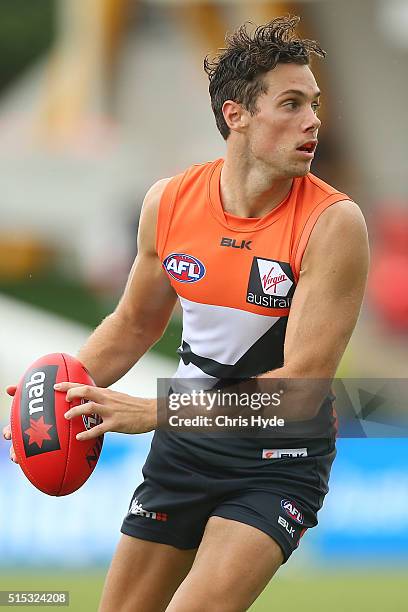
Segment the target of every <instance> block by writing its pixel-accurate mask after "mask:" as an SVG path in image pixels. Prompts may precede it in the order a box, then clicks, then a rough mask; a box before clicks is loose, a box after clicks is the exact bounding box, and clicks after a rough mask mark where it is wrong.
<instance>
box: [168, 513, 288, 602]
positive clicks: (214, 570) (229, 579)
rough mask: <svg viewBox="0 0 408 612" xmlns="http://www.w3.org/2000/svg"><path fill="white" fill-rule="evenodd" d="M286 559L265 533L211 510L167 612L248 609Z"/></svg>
mask: <svg viewBox="0 0 408 612" xmlns="http://www.w3.org/2000/svg"><path fill="white" fill-rule="evenodd" d="M282 562H283V553H282V550H281V548H280V546H279V545H278V544H277V543H276V542H275V540H273V539H272V538H271V537H270V536H269V535H267V534H266V533H263V532H262V531H260V530H259V529H256V528H255V527H251V526H250V525H246V524H244V523H240V522H237V521H233V520H230V519H224V518H221V517H218V516H212V517H211V518H210V519H209V521H208V523H207V527H206V530H205V533H204V537H203V540H202V542H201V544H200V547H199V549H198V551H197V555H196V558H195V561H194V564H193V566H192V568H191V570H190V572H189V574H188V576H187V577H186V578H185V580H184V581H183V583H182V584H181V586H180V587H179V588H178V590H177V591H176V593H175V595H174V597H173V599H172V600H171V603H170V605H169V607H168V608H167V612H207V611H208V612H241V611H244V610H247V609H248V608H249V607H250V605H251V604H252V603H253V602H254V601H255V599H256V598H257V597H258V595H260V593H261V592H262V591H263V589H264V588H265V587H266V585H267V584H268V582H269V581H270V579H271V578H272V576H273V575H274V574H275V572H276V571H277V569H278V568H279V567H280V565H281V564H282Z"/></svg>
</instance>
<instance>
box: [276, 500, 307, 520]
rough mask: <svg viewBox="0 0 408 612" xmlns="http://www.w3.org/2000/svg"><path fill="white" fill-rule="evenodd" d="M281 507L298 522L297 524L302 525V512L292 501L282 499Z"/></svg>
mask: <svg viewBox="0 0 408 612" xmlns="http://www.w3.org/2000/svg"><path fill="white" fill-rule="evenodd" d="M281 507H282V510H284V511H285V512H286V514H287V515H288V516H290V518H291V519H293V520H294V521H296V523H299V525H303V520H304V519H303V514H302V512H300V510H298V509H297V508H296V506H295V504H294V503H293V502H292V501H290V500H289V499H282V501H281Z"/></svg>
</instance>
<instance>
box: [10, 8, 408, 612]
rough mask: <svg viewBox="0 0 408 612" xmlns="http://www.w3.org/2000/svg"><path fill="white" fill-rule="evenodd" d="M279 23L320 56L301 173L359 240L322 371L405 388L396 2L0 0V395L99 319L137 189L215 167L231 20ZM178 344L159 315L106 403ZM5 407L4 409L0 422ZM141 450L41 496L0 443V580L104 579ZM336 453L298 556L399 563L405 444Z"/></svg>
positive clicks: (407, 481) (353, 446)
mask: <svg viewBox="0 0 408 612" xmlns="http://www.w3.org/2000/svg"><path fill="white" fill-rule="evenodd" d="M285 13H292V14H293V13H294V14H298V15H300V16H301V17H302V21H301V25H300V32H301V34H302V35H304V36H307V37H309V38H315V39H317V40H319V42H320V43H321V44H322V46H323V48H325V49H326V50H327V52H328V57H327V59H326V60H325V61H324V62H320V61H318V60H316V61H315V63H314V65H313V69H314V71H315V73H316V76H317V80H318V82H319V85H320V88H321V89H322V91H323V96H322V102H323V106H322V111H321V118H322V121H323V126H322V129H321V132H320V134H319V138H320V144H319V149H318V153H317V157H316V160H315V162H314V166H313V169H312V170H313V172H314V173H315V174H317V175H318V176H320V177H321V178H322V179H324V180H326V181H328V182H330V183H333V184H334V185H335V186H336V187H337V188H339V189H340V190H341V191H345V192H346V193H348V194H349V195H350V197H351V198H352V199H354V200H355V201H356V202H357V203H358V204H359V205H360V206H361V208H362V210H363V212H364V214H365V216H366V219H367V222H368V226H369V232H370V237H371V245H372V265H371V274H370V279H369V287H368V291H367V298H366V301H365V305H364V308H363V311H362V314H361V317H360V320H359V323H358V326H357V328H356V331H355V334H354V336H353V339H352V341H351V343H350V346H349V349H348V350H347V353H346V356H345V358H344V360H343V362H342V365H341V368H340V373H341V375H343V376H349V377H361V378H363V377H369V378H378V379H383V378H407V374H408V178H407V177H408V173H407V155H406V141H407V136H408V128H407V119H406V99H407V97H408V80H407V78H406V74H407V68H408V63H407V58H408V38H407V35H406V32H407V29H408V0H359V1H358V2H354V1H352V0H320V1H319V0H316V1H314V0H309V1H303V2H283V1H282V2H278V1H276V2H274V1H272V0H206V1H203V0H144V1H142V0H85V1H84V0H35V2H26V1H25V0H0V50H1V53H0V211H1V217H0V313H1V314H2V318H1V321H2V325H1V327H0V384H1V386H2V388H4V387H5V386H6V384H12V383H13V382H15V380H17V378H18V377H19V375H20V374H21V372H22V371H23V370H24V369H25V367H26V366H27V365H28V364H29V363H30V361H32V359H34V358H35V357H37V356H38V355H40V354H43V353H46V352H52V351H53V350H55V351H63V350H66V351H67V352H71V353H75V352H76V351H77V350H78V348H79V346H80V344H81V343H82V342H83V340H84V339H85V338H86V334H87V333H88V330H89V328H91V327H94V326H96V325H97V324H98V322H99V321H100V320H101V318H102V317H103V316H105V315H106V314H107V313H108V312H110V311H111V309H112V308H113V307H114V305H115V303H116V301H117V299H118V297H119V295H120V293H121V291H122V289H123V287H124V283H125V281H126V276H127V273H128V270H129V268H130V266H131V262H132V260H133V258H134V256H135V253H136V232H137V225H138V218H139V213H140V207H141V204H142V201H143V198H144V194H145V192H146V191H147V189H148V188H149V186H150V185H151V184H152V183H153V182H154V181H156V180H157V179H159V178H162V177H165V176H172V175H174V174H176V173H177V172H180V171H182V170H183V169H184V168H186V167H187V166H189V165H191V164H192V163H197V162H202V161H207V160H210V159H214V158H216V157H221V156H222V155H223V152H224V143H223V141H222V138H221V137H220V135H219V134H218V132H217V130H216V127H215V122H214V119H213V116H212V112H211V108H210V102H209V96H208V83H207V77H206V75H205V74H204V71H203V69H202V64H203V58H204V56H205V55H207V54H212V53H215V52H216V51H217V49H218V48H219V47H222V45H223V40H224V36H225V32H226V31H231V30H233V29H234V28H235V27H236V26H237V25H239V24H241V23H242V22H243V21H246V20H250V21H251V22H253V23H256V24H259V23H264V22H266V21H268V20H270V19H272V18H273V17H275V16H278V15H282V14H285ZM47 313H50V314H47ZM179 334H180V321H179V316H178V312H177V311H176V312H175V315H174V320H173V321H172V322H171V324H170V326H169V328H168V331H167V333H166V335H165V337H164V339H163V340H162V341H161V342H160V343H159V344H158V345H157V346H156V347H155V349H154V351H152V352H151V354H150V355H149V356H148V357H147V360H146V362H145V365H142V364H141V366H138V367H142V368H145V369H143V370H140V371H138V370H137V369H136V370H135V371H134V372H133V373H132V374H131V375H130V376H129V377H128V378H127V379H126V381H123V382H122V387H120V388H123V389H126V390H127V391H128V392H130V393H134V394H138V393H139V394H142V393H153V392H154V385H155V379H156V377H157V376H158V375H159V374H160V375H167V374H168V373H170V372H171V370H172V368H173V365H174V362H173V361H169V359H170V358H171V356H172V358H173V359H174V356H175V349H176V348H177V346H178V343H179ZM146 380H150V382H151V386H149V385H148V384H147V386H145V385H146ZM141 381H143V385H142V383H141ZM8 411H9V401H8V399H7V398H6V396H5V395H3V396H1V399H0V420H2V422H3V423H5V422H7V418H8ZM148 443H149V437H148V436H145V437H138V438H137V441H136V442H135V441H134V440H129V439H127V438H126V439H125V437H124V436H122V437H120V436H119V437H117V436H111V437H110V440H109V441H108V442H107V444H106V448H105V452H104V458H103V460H102V462H101V464H100V466H98V470H97V471H96V473H95V475H94V477H93V479H92V480H91V481H90V482H89V483H88V484H87V485H86V487H84V490H81V491H80V492H78V494H75V496H72V498H69V499H66V500H51V499H47V498H45V497H44V496H42V495H41V494H37V492H36V491H35V490H34V489H33V488H32V487H31V486H30V485H29V484H28V483H26V482H25V481H23V479H22V477H21V475H20V473H18V469H16V468H15V466H11V465H9V464H8V459H7V445H6V444H4V443H3V441H2V442H1V443H0V565H1V564H2V567H3V568H4V569H5V570H6V569H7V568H8V570H10V568H11V567H14V568H15V570H17V569H19V568H21V567H22V566H23V565H26V564H28V565H30V564H31V565H32V564H37V565H39V566H41V567H42V566H43V565H44V564H53V565H55V564H56V563H57V561H58V563H59V564H62V565H64V563H65V564H69V565H71V566H72V567H75V566H77V565H78V563H80V564H81V565H85V566H86V567H93V565H95V564H102V565H103V564H106V563H107V560H108V558H109V555H110V553H111V552H112V550H113V546H114V542H116V540H117V536H118V533H117V532H118V527H119V524H120V518H121V516H122V515H123V513H124V512H125V511H126V504H127V500H128V499H129V497H130V493H131V491H132V490H133V487H134V484H135V483H136V482H137V481H138V479H139V472H140V466H141V464H142V461H143V457H144V455H145V454H146V451H147V448H148ZM381 444H382V446H381ZM340 446H341V449H342V452H341V454H340V457H339V459H338V461H337V466H336V468H335V471H334V475H333V484H334V486H333V492H332V494H331V497H330V498H329V501H328V503H327V508H326V509H325V510H324V512H323V514H322V525H321V528H320V531H317V533H316V535H314V534H310V544H305V546H304V551H305V552H302V551H301V552H300V555H299V557H300V559H301V560H302V558H305V559H310V558H313V560H314V561H315V562H316V563H317V565H318V564H319V563H320V564H323V565H324V566H325V567H327V563H328V562H336V563H339V562H344V560H346V561H349V559H350V551H352V557H353V560H354V561H358V562H359V563H360V562H361V563H366V562H367V559H371V560H373V559H381V561H382V564H383V565H384V564H392V562H393V561H395V559H398V563H402V562H404V563H406V562H407V561H408V552H407V544H408V513H407V511H406V509H407V507H408V476H407V475H406V474H405V473H404V472H403V471H402V470H401V466H402V465H404V463H405V462H404V458H405V454H406V449H407V446H406V441H405V440H402V441H400V442H398V443H397V442H396V441H395V440H394V441H392V440H388V441H379V440H376V441H373V440H370V441H367V440H365V441H352V442H351V441H350V442H349V443H347V441H342V442H341V445H340ZM374 457H375V460H374ZM118 475H121V478H120V482H121V483H123V487H122V488H123V499H122V500H121V504H120V503H119V502H118V499H119V498H118V497H117V483H118V482H119V481H118V478H119V476H118ZM113 490H114V491H115V492H114V493H113V496H114V497H112V491H113ZM110 497H112V499H113V498H114V499H115V500H116V504H113V506H114V508H113V507H111V506H110V505H109V504H110V502H107V500H108V499H109V498H110ZM92 500H93V501H92ZM95 500H96V501H97V504H98V510H97V511H95V508H94V506H93V505H92V503H93V502H95ZM367 500H368V502H367ZM367 504H368V506H369V507H370V508H371V510H370V511H369V512H368V515H369V516H367V515H365V516H364V519H362V517H361V511H362V508H363V507H365V508H367ZM380 506H381V507H382V508H383V510H381V508H380ZM57 508H58V511H60V512H61V515H62V516H68V515H69V517H70V518H69V520H68V522H67V523H66V525H65V527H64V528H62V527H61V539H60V541H58V542H57V541H56V540H55V538H53V537H51V536H50V534H49V526H50V524H51V523H52V520H53V519H52V517H53V516H54V517H55V512H56V509H57ZM90 508H92V510H93V511H92V512H91V510H90ZM32 512H34V513H35V514H38V513H40V514H41V516H42V522H40V523H39V524H37V528H38V531H37V532H36V533H37V536H38V537H37V540H35V542H36V551H37V554H36V555H35V556H33V555H31V554H27V540H28V538H30V537H31V536H30V533H32V532H31V531H30V524H29V523H27V513H32ZM358 514H360V520H358V521H357V519H356V516H357V515H358ZM113 516H115V517H116V520H115V521H114V520H113V519H112V517H113ZM382 529H383V530H384V533H382ZM47 534H48V535H47ZM101 534H103V536H101ZM305 542H306V538H305ZM62 548H63V549H64V551H65V552H64V555H61V552H60V551H61V549H62ZM404 551H405V552H404ZM302 555H304V557H302ZM299 563H300V564H301V561H300V562H299ZM295 567H296V565H295ZM0 573H1V568H0ZM404 605H405V604H404ZM78 609H80V608H78ZM89 609H92V608H89ZM259 609H261V608H259ZM265 609H269V608H265ZM287 609H288V608H287ZM316 609H318V608H316ZM319 609H320V608H319ZM322 609H325V608H322ZM332 609H333V610H334V608H332ZM340 609H341V610H342V609H344V608H339V610H340ZM350 609H353V608H350ZM354 609H355V610H358V611H359V612H360V610H363V607H356V608H354ZM376 609H377V608H371V610H376ZM380 609H382V607H379V608H378V610H380ZM392 609H393V610H403V609H406V608H403V607H401V608H397V607H394V608H392Z"/></svg>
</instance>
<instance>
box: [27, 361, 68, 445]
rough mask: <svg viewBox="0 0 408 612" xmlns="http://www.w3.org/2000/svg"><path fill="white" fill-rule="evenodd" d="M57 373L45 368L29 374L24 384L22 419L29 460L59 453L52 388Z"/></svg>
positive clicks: (50, 367) (54, 369)
mask: <svg viewBox="0 0 408 612" xmlns="http://www.w3.org/2000/svg"><path fill="white" fill-rule="evenodd" d="M57 370H58V367H57V366H52V365H50V366H46V365H44V366H42V367H41V368H36V369H32V370H30V371H29V372H28V373H27V375H26V377H25V379H24V381H23V384H22V389H21V402H20V419H21V427H22V431H23V443H24V451H25V456H26V457H33V456H34V455H41V454H43V453H49V452H51V451H55V450H59V449H60V441H59V438H58V432H57V427H56V417H55V401H54V388H53V386H54V383H55V380H56V375H57Z"/></svg>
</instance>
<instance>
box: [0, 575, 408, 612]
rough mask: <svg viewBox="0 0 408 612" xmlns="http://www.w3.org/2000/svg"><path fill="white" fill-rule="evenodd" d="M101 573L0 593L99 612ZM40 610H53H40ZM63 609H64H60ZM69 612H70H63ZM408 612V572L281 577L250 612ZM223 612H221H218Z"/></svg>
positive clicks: (12, 584) (19, 578)
mask: <svg viewBox="0 0 408 612" xmlns="http://www.w3.org/2000/svg"><path fill="white" fill-rule="evenodd" d="M103 580H104V574H103V573H83V574H74V573H68V572H66V573H60V574H57V573H54V574H48V575H47V574H45V573H41V574H37V575H36V574H35V573H26V574H18V575H17V574H15V573H7V572H4V573H3V572H2V573H1V574H0V590H12V589H16V590H17V589H19V590H30V589H37V590H42V591H44V590H48V589H49V590H65V591H70V606H69V608H68V609H69V610H70V612H95V611H96V610H97V605H98V600H99V596H100V592H101V589H102V585H103ZM36 609H37V610H42V611H45V610H49V608H46V607H37V606H36ZM60 609H61V610H64V608H60ZM65 609H66V608H65ZM277 610H284V612H299V611H301V612H383V611H386V612H407V610H408V580H407V573H406V572H402V571H400V572H393V573H391V572H386V573H380V572H377V571H375V572H372V573H368V572H367V573H359V572H355V573H351V572H350V573H344V572H339V573H333V572H331V573H324V574H323V573H318V574H317V573H311V574H310V575H308V576H304V577H302V578H294V577H292V576H291V577H287V576H277V577H276V578H275V579H274V581H273V582H271V584H270V585H269V587H268V588H267V589H266V590H265V591H264V593H263V594H262V595H261V597H260V598H259V599H258V601H257V602H256V603H255V604H254V605H253V606H252V608H251V612H272V611H273V612H275V611H277ZM214 612H222V610H214Z"/></svg>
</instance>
